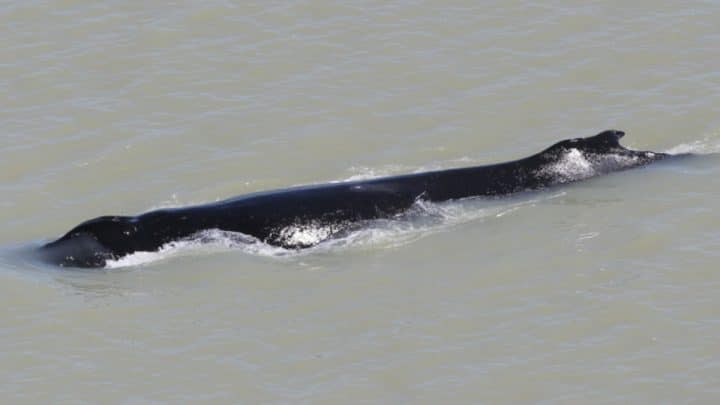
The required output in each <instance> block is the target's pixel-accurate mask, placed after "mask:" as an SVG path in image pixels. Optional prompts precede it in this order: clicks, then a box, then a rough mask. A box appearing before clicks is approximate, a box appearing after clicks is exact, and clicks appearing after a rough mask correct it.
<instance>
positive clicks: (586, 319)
mask: <svg viewBox="0 0 720 405" xmlns="http://www.w3.org/2000/svg"><path fill="white" fill-rule="evenodd" d="M718 21H720V5H719V4H718V3H717V2H713V1H704V2H703V1H697V2H677V1H675V2H673V1H665V2H650V1H639V2H634V3H632V4H626V3H619V2H615V3H607V2H606V3H589V4H586V3H581V2H569V1H553V2H549V3H548V2H545V3H544V4H543V5H538V4H536V3H534V2H519V3H513V4H508V3H507V2H480V3H478V2H470V1H457V2H421V1H403V2H393V3H387V2H357V3H353V4H352V5H347V4H346V3H336V2H328V1H312V2H307V1H287V2H242V3H237V2H222V1H206V2H163V3H162V4H161V2H145V3H141V2H110V1H108V2H84V1H52V2H51V1H23V2H16V1H10V2H6V3H5V4H4V5H3V6H1V7H0V24H1V25H0V26H2V27H3V28H2V29H1V31H0V32H1V33H2V35H0V90H1V91H2V94H3V95H4V97H3V98H2V101H1V102H0V168H1V169H2V170H0V192H1V193H2V196H3V198H2V199H0V222H1V223H2V227H1V230H0V297H2V305H1V306H0V398H1V399H3V400H4V402H13V403H16V402H20V401H32V402H51V401H52V402H57V401H68V402H73V401H88V402H119V401H122V400H126V401H128V402H131V403H136V402H138V403H140V402H150V401H168V402H190V401H199V400H214V401H222V402H236V401H241V402H247V403H256V402H291V403H297V402H329V403H345V402H364V401H372V402H383V403H403V402H428V403H441V402H460V403H478V402H486V403H498V402H499V403H503V402H509V403H518V402H537V401H547V402H549V403H558V402H560V403H620V402H622V403H657V402H671V403H678V402H700V403H703V402H704V403H714V402H716V401H717V400H718V399H719V398H720V388H719V387H720V344H719V343H718V339H717V337H718V336H720V309H718V308H720V298H718V297H719V295H718V288H719V287H720V273H718V269H719V268H720V266H718V259H720V254H719V253H718V248H720V214H718V210H717V207H718V197H720V158H719V157H717V155H714V154H713V153H716V152H719V151H720V115H719V114H718V111H719V110H718V106H719V105H720V92H719V91H718V89H720V69H718V66H720V49H719V48H718V44H720V30H718V28H717V26H718ZM606 128H618V129H624V130H626V131H627V132H628V136H627V137H626V138H625V139H624V143H625V144H626V145H628V146H631V147H637V148H643V149H653V150H660V151H667V150H673V151H692V152H696V153H702V154H705V155H706V156H702V157H699V158H697V159H693V160H689V161H683V162H678V163H672V164H662V165H656V166H653V167H649V168H647V169H642V170H636V171H632V172H626V173H621V174H616V175H612V176H608V177H603V178H599V179H594V180H591V181H588V182H584V183H581V184H576V185H573V186H570V187H567V188H564V189H560V190H554V191H553V192H550V193H537V194H532V195H525V196H519V197H516V198H512V199H508V200H503V201H495V202H491V203H477V204H454V205H453V204H451V205H449V206H443V207H436V209H438V210H439V211H440V212H439V214H440V215H438V216H436V217H437V218H440V219H439V220H437V218H435V219H432V218H430V219H428V220H419V221H415V222H413V221H409V222H405V223H396V224H389V225H387V226H386V227H378V228H376V229H369V230H367V231H366V232H364V233H361V234H358V235H356V237H355V239H353V240H349V241H347V242H348V243H345V244H344V245H343V246H331V247H329V248H327V249H319V250H316V251H313V252H310V253H305V254H299V255H292V254H290V255H288V254H283V253H278V252H276V251H273V250H272V249H269V248H268V249H263V248H262V247H259V248H256V249H236V248H228V247H224V246H222V243H220V244H216V245H213V246H185V247H181V248H177V249H174V250H172V251H169V252H165V253H162V254H157V255H154V256H149V257H148V256H144V257H139V256H136V257H134V258H133V259H132V260H133V261H131V262H129V263H128V262H126V263H121V264H133V263H134V264H135V265H130V266H120V267H117V268H112V269H107V270H101V271H72V270H58V269H52V268H47V267H42V266H38V265H37V264H33V263H32V262H28V261H27V260H26V258H25V256H24V254H23V252H24V251H26V250H27V249H30V248H31V247H33V246H36V245H37V244H39V243H42V242H43V241H47V240H49V239H51V238H54V237H57V236H58V235H60V234H62V233H64V232H65V231H67V230H68V229H70V228H71V227H72V226H74V225H76V224H78V223H79V222H81V221H83V220H85V219H88V218H92V217H95V216H98V215H102V214H109V213H117V214H136V213H139V212H142V211H145V210H148V209H151V208H156V207H161V206H172V205H186V204H193V203H199V202H206V201H213V200H216V199H221V198H226V197H230V196H233V195H238V194H243V193H247V192H252V191H257V190H264V189H271V188H279V187H286V186H291V185H297V184H307V183H316V182H324V181H334V180H344V179H349V178H353V177H357V176H378V175H387V174H396V173H403V172H411V171H417V170H425V169H431V168H444V167H454V166H465V165H472V164H482V163H488V162H495V161H502V160H508V159H513V158H517V157H522V156H525V155H528V154H530V153H534V152H536V151H538V150H540V149H542V148H544V147H546V146H548V145H549V144H550V143H552V142H555V141H557V140H559V139H563V138H568V137H575V136H585V135H592V134H593V133H595V132H597V131H599V130H602V129H606Z"/></svg>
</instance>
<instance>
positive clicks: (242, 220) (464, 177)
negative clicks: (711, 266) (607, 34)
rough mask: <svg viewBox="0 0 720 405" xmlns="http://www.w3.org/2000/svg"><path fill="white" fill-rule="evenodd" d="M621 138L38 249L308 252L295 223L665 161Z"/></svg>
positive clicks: (99, 231) (334, 188) (331, 188)
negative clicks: (218, 237) (215, 235)
mask: <svg viewBox="0 0 720 405" xmlns="http://www.w3.org/2000/svg"><path fill="white" fill-rule="evenodd" d="M624 135H625V133H624V132H622V131H617V130H608V131H604V132H601V133H599V134H597V135H595V136H590V137H586V138H574V139H567V140H563V141H560V142H558V143H556V144H554V145H552V146H550V147H549V148H547V149H545V150H543V151H541V152H539V153H537V154H534V155H532V156H529V157H526V158H523V159H519V160H514V161H509V162H505V163H497V164H491V165H485V166H475V167H464V168H454V169H448V170H438V171H430V172H423V173H414V174H406V175H399V176H392V177H383V178H375V179H370V180H361V181H349V182H341V183H330V184H321V185H311V186H302V187H293V188H288V189H282V190H274V191H265V192H258V193H254V194H248V195H242V196H238V197H234V198H230V199H227V200H223V201H219V202H214V203H210V204H203V205H196V206H189V207H181V208H170V209H159V210H155V211H150V212H146V213H143V214H140V215H137V216H102V217H99V218H95V219H91V220H89V221H86V222H83V223H81V224H80V225H78V226H76V227H75V228H73V229H72V230H70V231H69V232H67V233H66V234H65V235H63V236H62V237H60V238H59V239H57V240H55V241H53V242H50V243H47V244H45V245H44V246H41V247H40V248H39V251H40V254H41V257H42V258H43V259H44V260H45V261H46V262H49V263H52V264H55V265H59V266H63V267H65V266H68V267H103V266H105V265H106V262H107V261H109V260H116V259H119V258H121V257H123V256H125V255H128V254H131V253H134V252H142V251H146V252H147V251H150V252H151V251H157V250H158V249H160V248H161V247H162V246H163V245H165V244H167V243H170V242H173V241H178V240H181V239H184V238H189V237H192V236H193V235H196V234H198V233H200V232H203V231H207V230H213V229H217V230H222V231H229V232H240V233H242V234H245V235H249V236H252V237H254V238H257V239H258V240H261V241H263V242H265V243H267V244H270V245H274V246H280V247H284V248H289V249H302V248H307V247H310V245H309V244H306V243H303V242H301V241H296V240H293V239H292V238H289V237H288V235H287V232H285V230H286V229H287V228H288V227H292V226H298V225H300V226H326V227H329V229H332V230H333V231H332V232H330V233H329V234H328V236H327V237H328V238H331V237H333V236H336V235H338V234H339V233H340V232H342V231H343V230H348V229H350V227H352V226H353V224H358V223H361V222H362V221H367V220H373V219H380V218H393V217H395V216H397V215H399V214H402V213H403V212H406V211H407V210H409V209H410V208H411V207H412V206H413V204H415V203H416V202H418V201H419V200H425V201H431V202H441V201H448V200H457V199H464V198H470V197H500V196H506V195H510V194H513V193H518V192H522V191H530V190H540V189H543V188H547V187H551V186H555V185H558V184H565V183H569V182H574V181H578V180H583V179H586V178H589V177H593V176H597V175H601V174H606V173H610V172H615V171H620V170H626V169H630V168H634V167H640V166H644V165H647V164H649V163H652V162H655V161H658V160H661V159H665V158H667V157H668V156H671V155H668V154H665V153H657V152H650V151H636V150H630V149H626V148H625V147H623V146H622V145H620V142H619V140H620V138H621V137H623V136H624Z"/></svg>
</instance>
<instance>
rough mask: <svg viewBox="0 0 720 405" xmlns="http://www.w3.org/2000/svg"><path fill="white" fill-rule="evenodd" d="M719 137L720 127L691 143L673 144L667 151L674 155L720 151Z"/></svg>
mask: <svg viewBox="0 0 720 405" xmlns="http://www.w3.org/2000/svg"><path fill="white" fill-rule="evenodd" d="M718 138H720V129H718V130H715V131H712V132H710V133H708V134H707V135H705V136H703V137H702V139H700V140H697V141H693V142H689V143H681V144H680V145H677V146H673V147H672V148H670V149H668V150H667V151H666V153H670V154H673V155H674V154H682V153H696V154H712V153H720V140H719V139H718Z"/></svg>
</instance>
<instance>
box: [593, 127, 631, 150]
mask: <svg viewBox="0 0 720 405" xmlns="http://www.w3.org/2000/svg"><path fill="white" fill-rule="evenodd" d="M623 136H625V132H623V131H618V130H616V129H609V130H607V131H603V132H600V133H599V134H597V135H595V136H591V137H589V138H585V140H586V142H587V145H588V146H592V147H596V148H598V149H600V148H602V147H605V148H607V149H617V148H622V146H621V145H620V138H622V137H623Z"/></svg>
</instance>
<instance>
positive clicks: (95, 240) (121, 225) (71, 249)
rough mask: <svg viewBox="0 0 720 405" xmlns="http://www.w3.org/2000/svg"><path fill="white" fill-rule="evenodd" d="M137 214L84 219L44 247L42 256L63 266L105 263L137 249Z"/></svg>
mask: <svg viewBox="0 0 720 405" xmlns="http://www.w3.org/2000/svg"><path fill="white" fill-rule="evenodd" d="M137 233H138V223H137V221H136V219H135V218H133V217H122V216H105V217H99V218H95V219H91V220H89V221H86V222H83V223H82V224H80V225H78V226H76V227H75V228H73V229H72V230H70V231H69V232H68V233H66V234H65V235H64V236H62V237H61V238H59V239H58V240H56V241H54V242H50V243H48V244H46V245H44V246H42V247H41V248H40V254H41V258H42V259H43V260H45V261H47V262H50V263H52V264H55V265H58V266H61V267H103V266H105V265H106V262H107V261H108V260H113V259H117V258H120V257H122V256H124V255H126V254H128V253H131V252H133V251H135V250H136V246H135V245H136V243H137V242H135V238H134V237H133V236H134V235H136V234H137Z"/></svg>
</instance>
